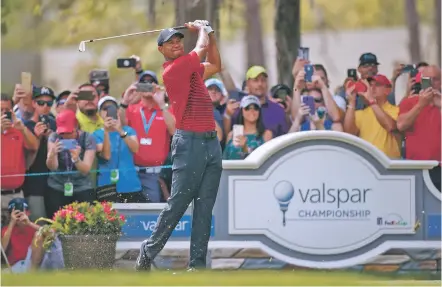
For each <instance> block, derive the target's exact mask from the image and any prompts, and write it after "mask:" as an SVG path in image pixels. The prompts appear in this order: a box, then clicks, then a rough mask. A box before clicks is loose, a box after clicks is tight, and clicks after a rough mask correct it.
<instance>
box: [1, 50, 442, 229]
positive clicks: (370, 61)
mask: <svg viewBox="0 0 442 287" xmlns="http://www.w3.org/2000/svg"><path fill="white" fill-rule="evenodd" d="M134 59H136V61H137V64H136V66H135V68H134V74H135V82H134V83H133V84H131V85H129V87H128V88H127V89H126V91H125V92H124V93H123V94H122V95H121V97H120V95H115V94H112V92H111V91H110V85H109V75H108V73H107V71H104V70H94V71H92V72H91V73H90V74H89V79H88V81H87V82H86V83H85V84H82V85H80V86H79V87H78V88H76V89H73V90H66V91H62V92H61V93H59V94H56V93H55V92H54V91H53V90H52V89H51V88H50V87H47V86H32V87H31V88H30V89H29V88H27V87H23V86H22V85H21V84H16V86H15V90H14V93H13V95H12V96H9V95H7V94H2V95H1V112H2V113H1V121H2V122H1V131H2V135H1V136H2V138H1V141H2V147H1V149H2V151H1V176H2V177H1V188H2V210H6V211H7V209H8V206H7V204H8V202H10V200H12V199H14V198H26V201H27V204H28V205H29V208H30V210H32V213H31V215H30V216H31V219H32V220H34V219H36V218H39V217H52V215H53V214H54V212H55V211H57V210H58V209H59V208H60V207H62V206H64V205H66V204H69V203H71V202H73V201H94V200H97V199H98V200H107V201H114V202H119V203H159V202H165V201H166V200H167V198H168V197H169V195H170V186H171V180H172V169H173V168H172V158H173V155H171V154H170V145H171V137H172V135H173V134H174V132H175V117H174V111H173V103H169V100H168V97H167V94H166V93H165V92H164V89H163V88H162V87H161V86H160V85H159V82H158V78H157V75H156V74H155V73H154V72H152V71H148V70H142V69H141V62H140V59H139V58H138V57H134ZM379 65H380V63H379V62H378V59H377V57H376V55H374V54H372V53H365V54H363V55H362V56H361V57H360V58H359V62H356V61H355V67H357V68H356V69H349V71H347V77H345V72H343V79H344V81H343V84H342V86H340V87H338V88H337V89H336V92H333V91H332V90H331V89H330V85H329V80H328V74H327V70H326V69H325V67H324V65H321V64H311V63H310V61H309V60H308V59H305V58H302V57H301V58H298V59H297V60H296V62H295V63H294V65H293V69H292V75H293V80H294V85H293V87H289V86H286V85H284V84H278V85H275V86H273V87H271V86H270V85H269V81H268V74H267V70H266V69H265V68H264V67H261V66H253V67H250V68H249V69H248V70H247V72H246V74H245V80H244V82H243V85H242V87H241V88H238V87H236V86H235V84H234V81H233V80H232V78H231V76H230V74H229V72H228V71H227V70H226V69H224V68H223V70H222V71H221V72H220V74H219V78H210V79H205V83H206V87H207V91H208V96H209V97H210V99H211V101H212V103H213V115H214V121H215V125H216V132H217V136H218V139H219V141H220V144H221V146H222V148H223V158H224V159H226V160H241V159H244V158H246V157H247V156H248V155H249V154H250V153H252V152H253V151H254V150H255V149H256V148H258V147H259V146H261V145H262V144H264V143H265V142H267V141H270V140H272V138H275V137H278V136H281V135H284V134H287V133H297V132H303V131H313V130H331V131H337V132H345V133H349V134H352V135H354V136H357V137H360V138H362V139H364V140H365V141H367V142H369V143H371V144H373V145H374V146H376V147H377V148H378V149H379V150H381V151H382V152H384V153H385V154H386V155H387V156H388V157H390V158H392V159H399V158H403V159H411V160H436V161H438V162H440V161H441V70H440V68H439V67H437V66H434V65H429V64H427V63H418V64H416V65H412V66H411V68H410V65H399V66H398V67H396V68H395V71H394V74H393V75H392V77H387V76H386V75H382V74H379V73H378V66H379ZM308 68H311V69H312V70H313V72H312V74H310V75H309V73H310V72H309V70H308ZM356 71H357V72H356ZM400 76H404V77H408V79H409V80H408V83H409V84H408V89H407V92H406V94H405V95H403V97H402V99H401V100H400V101H399V102H396V101H395V99H397V98H400V97H397V95H395V82H396V80H397V78H398V77H400ZM143 84H144V87H146V84H147V85H148V86H149V87H151V89H150V90H142V89H140V87H141V86H143ZM440 173H441V170H440V165H439V166H437V167H436V168H434V169H433V170H431V171H430V175H431V179H432V180H433V182H434V184H435V185H436V187H437V188H438V189H439V190H440ZM2 214H3V213H2ZM4 214H5V215H7V214H8V213H7V212H5V213H4ZM2 219H3V216H2Z"/></svg>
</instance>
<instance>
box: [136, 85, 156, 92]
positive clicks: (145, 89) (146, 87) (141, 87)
mask: <svg viewBox="0 0 442 287" xmlns="http://www.w3.org/2000/svg"><path fill="white" fill-rule="evenodd" d="M137 92H147V93H151V92H153V85H152V84H151V83H137Z"/></svg>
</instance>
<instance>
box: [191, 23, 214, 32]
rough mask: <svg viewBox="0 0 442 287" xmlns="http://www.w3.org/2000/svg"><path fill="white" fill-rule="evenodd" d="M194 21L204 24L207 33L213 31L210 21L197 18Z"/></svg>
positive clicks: (200, 24)
mask: <svg viewBox="0 0 442 287" xmlns="http://www.w3.org/2000/svg"><path fill="white" fill-rule="evenodd" d="M193 23H194V24H196V25H199V26H203V27H204V30H205V31H206V33H207V34H210V33H212V32H213V29H212V27H210V24H209V21H207V20H195V21H194V22H193Z"/></svg>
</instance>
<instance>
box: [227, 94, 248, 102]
mask: <svg viewBox="0 0 442 287" xmlns="http://www.w3.org/2000/svg"><path fill="white" fill-rule="evenodd" d="M245 96H247V93H244V92H242V91H231V92H229V100H235V101H237V102H241V100H242V98H244V97H245Z"/></svg>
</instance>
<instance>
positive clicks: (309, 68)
mask: <svg viewBox="0 0 442 287" xmlns="http://www.w3.org/2000/svg"><path fill="white" fill-rule="evenodd" d="M304 71H305V76H304V80H305V81H306V82H312V77H313V72H314V71H315V70H314V68H313V65H305V66H304Z"/></svg>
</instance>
